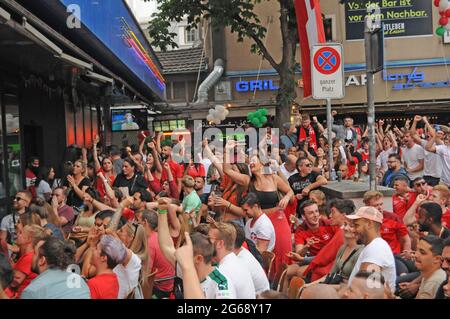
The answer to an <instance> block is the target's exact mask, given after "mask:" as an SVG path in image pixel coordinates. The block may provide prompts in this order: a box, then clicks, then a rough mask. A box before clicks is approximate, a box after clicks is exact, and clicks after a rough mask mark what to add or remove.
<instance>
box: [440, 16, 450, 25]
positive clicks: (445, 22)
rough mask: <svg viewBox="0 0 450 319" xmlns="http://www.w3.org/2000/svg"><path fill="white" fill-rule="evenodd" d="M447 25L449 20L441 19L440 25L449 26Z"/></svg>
mask: <svg viewBox="0 0 450 319" xmlns="http://www.w3.org/2000/svg"><path fill="white" fill-rule="evenodd" d="M447 23H448V18H447V17H442V18H440V19H439V24H440V25H442V26H445V25H447Z"/></svg>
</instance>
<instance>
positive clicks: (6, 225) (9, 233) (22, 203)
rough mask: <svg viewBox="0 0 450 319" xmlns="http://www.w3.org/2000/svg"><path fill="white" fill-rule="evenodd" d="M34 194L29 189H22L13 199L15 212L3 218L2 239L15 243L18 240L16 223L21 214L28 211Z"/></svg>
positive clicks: (0, 232)
mask: <svg viewBox="0 0 450 319" xmlns="http://www.w3.org/2000/svg"><path fill="white" fill-rule="evenodd" d="M31 199H32V195H31V193H30V192H29V191H26V190H25V191H20V192H18V193H17V194H16V196H15V197H14V201H13V208H14V212H12V213H11V214H9V215H6V216H5V217H3V219H2V223H1V226H0V239H2V240H3V241H6V242H8V243H9V244H13V243H14V242H15V240H16V229H15V225H16V223H17V222H18V221H19V216H20V215H22V214H24V213H26V212H27V211H28V207H29V206H30V203H31Z"/></svg>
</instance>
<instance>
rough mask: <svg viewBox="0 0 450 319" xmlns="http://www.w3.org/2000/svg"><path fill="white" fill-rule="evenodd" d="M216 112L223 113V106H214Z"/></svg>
mask: <svg viewBox="0 0 450 319" xmlns="http://www.w3.org/2000/svg"><path fill="white" fill-rule="evenodd" d="M216 111H219V112H223V111H225V106H223V105H216Z"/></svg>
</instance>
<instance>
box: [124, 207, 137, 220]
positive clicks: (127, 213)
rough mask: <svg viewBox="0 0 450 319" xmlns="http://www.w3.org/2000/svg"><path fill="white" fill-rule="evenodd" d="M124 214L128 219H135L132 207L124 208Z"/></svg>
mask: <svg viewBox="0 0 450 319" xmlns="http://www.w3.org/2000/svg"><path fill="white" fill-rule="evenodd" d="M122 216H123V217H125V218H126V219H127V220H128V221H130V222H131V221H133V220H134V211H133V210H132V209H130V208H126V207H125V208H124V209H123V210H122Z"/></svg>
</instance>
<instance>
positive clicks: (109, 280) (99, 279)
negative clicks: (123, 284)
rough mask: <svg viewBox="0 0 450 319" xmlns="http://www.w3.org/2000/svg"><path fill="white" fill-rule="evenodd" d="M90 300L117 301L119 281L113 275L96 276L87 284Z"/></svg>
mask: <svg viewBox="0 0 450 319" xmlns="http://www.w3.org/2000/svg"><path fill="white" fill-rule="evenodd" d="M87 284H88V286H89V290H90V291H91V299H117V296H118V295H119V280H118V279H117V275H116V274H115V273H112V274H101V275H97V276H95V277H93V278H91V279H89V280H88V282H87Z"/></svg>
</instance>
